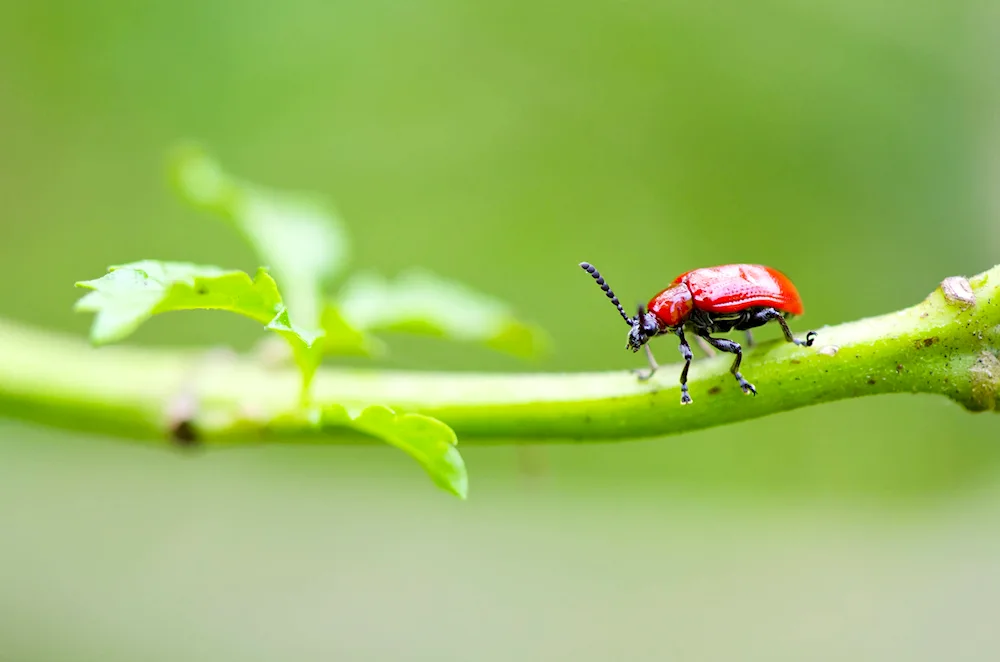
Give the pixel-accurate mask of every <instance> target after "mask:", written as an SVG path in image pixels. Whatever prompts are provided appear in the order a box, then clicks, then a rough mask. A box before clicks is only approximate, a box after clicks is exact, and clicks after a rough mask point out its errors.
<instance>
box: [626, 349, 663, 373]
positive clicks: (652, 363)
mask: <svg viewBox="0 0 1000 662" xmlns="http://www.w3.org/2000/svg"><path fill="white" fill-rule="evenodd" d="M643 347H644V348H645V350H646V358H647V359H649V371H648V372H647V371H645V370H642V369H637V370H633V371H632V372H634V373H635V374H636V375H638V376H639V381H640V382H644V381H646V380H648V379H649V378H650V377H652V376H653V373H655V372H656V371H657V370H659V369H660V365H659V364H658V363H657V362H656V359H654V358H653V350H651V349H650V348H649V344H648V343H647V344H645V345H643Z"/></svg>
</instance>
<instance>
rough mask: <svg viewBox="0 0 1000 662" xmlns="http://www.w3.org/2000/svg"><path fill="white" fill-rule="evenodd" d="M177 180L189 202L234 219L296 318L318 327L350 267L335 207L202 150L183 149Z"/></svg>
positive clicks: (176, 163) (175, 162) (175, 167)
mask: <svg viewBox="0 0 1000 662" xmlns="http://www.w3.org/2000/svg"><path fill="white" fill-rule="evenodd" d="M170 165H171V168H170V170H171V175H172V180H173V182H174V184H175V185H176V187H177V189H178V190H179V192H180V194H181V195H182V196H183V198H184V199H185V200H187V201H188V202H189V203H191V204H192V205H194V206H195V207H198V208H200V209H204V210H206V211H210V212H212V213H215V214H217V215H220V216H222V217H224V218H226V219H227V220H229V221H230V222H231V223H232V224H233V225H234V226H235V227H236V228H237V229H238V230H239V231H240V232H241V233H242V234H243V236H244V237H245V238H246V239H247V241H248V242H249V243H250V244H251V246H253V248H254V250H255V251H256V252H257V254H258V255H259V256H260V258H261V260H262V261H263V262H264V263H265V264H267V265H268V267H269V269H270V270H271V271H273V272H274V274H275V275H276V276H277V278H278V279H279V280H280V281H281V283H282V291H283V292H284V297H285V302H286V304H287V306H288V308H289V309H290V310H294V311H295V315H296V319H297V320H299V323H300V324H303V325H305V326H307V327H313V328H318V327H319V325H320V317H321V315H322V312H323V311H322V301H323V294H324V289H325V288H326V287H327V286H328V285H329V284H330V283H331V282H332V281H333V280H334V279H335V278H336V277H337V276H339V275H340V274H341V273H342V272H343V270H344V269H345V268H346V266H347V258H348V253H349V248H350V246H349V241H348V237H347V232H346V230H345V228H344V226H343V224H342V222H341V220H340V218H339V217H338V216H337V214H336V213H335V212H334V211H333V209H332V208H331V206H330V205H329V204H326V203H324V202H322V201H320V200H318V199H317V198H315V197H312V196H308V195H305V194H300V193H291V192H284V191H274V190H270V189H266V188H264V187H262V186H258V185H256V184H252V183H249V182H246V181H241V180H239V179H237V178H236V177H234V176H233V175H230V174H229V173H227V172H226V171H225V170H224V169H223V168H222V167H221V166H220V165H219V164H218V163H217V162H216V161H215V160H214V159H213V158H212V157H211V156H210V155H208V154H207V152H206V151H205V150H204V149H202V148H201V147H199V146H197V145H187V146H184V147H182V148H180V149H178V150H177V151H176V152H175V154H174V156H173V158H172V159H171V164H170Z"/></svg>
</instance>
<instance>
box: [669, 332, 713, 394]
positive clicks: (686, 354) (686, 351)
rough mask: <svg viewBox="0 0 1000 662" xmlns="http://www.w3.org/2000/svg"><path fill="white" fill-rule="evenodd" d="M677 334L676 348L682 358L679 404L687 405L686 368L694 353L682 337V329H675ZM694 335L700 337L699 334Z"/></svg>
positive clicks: (688, 366)
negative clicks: (678, 339)
mask: <svg viewBox="0 0 1000 662" xmlns="http://www.w3.org/2000/svg"><path fill="white" fill-rule="evenodd" d="M677 336H678V337H679V338H680V339H681V344H680V346H679V347H678V349H679V350H680V351H681V356H682V357H683V358H684V367H683V368H682V369H681V404H682V405H689V404H691V395H690V394H689V393H688V368H690V367H691V359H693V358H694V354H692V353H691V345H689V344H688V341H687V338H685V337H684V329H677ZM696 337H697V338H698V339H701V336H696ZM712 353H713V354H714V353H715V352H714V351H713V352H712Z"/></svg>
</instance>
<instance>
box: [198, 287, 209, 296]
mask: <svg viewBox="0 0 1000 662" xmlns="http://www.w3.org/2000/svg"><path fill="white" fill-rule="evenodd" d="M198 294H201V295H205V294H208V288H207V287H199V288H198Z"/></svg>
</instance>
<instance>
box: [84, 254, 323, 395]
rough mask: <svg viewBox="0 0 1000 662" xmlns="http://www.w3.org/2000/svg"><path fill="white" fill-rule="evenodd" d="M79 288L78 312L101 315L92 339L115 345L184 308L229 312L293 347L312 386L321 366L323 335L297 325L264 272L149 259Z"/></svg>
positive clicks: (96, 318) (109, 272) (89, 281)
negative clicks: (253, 275) (154, 319)
mask: <svg viewBox="0 0 1000 662" xmlns="http://www.w3.org/2000/svg"><path fill="white" fill-rule="evenodd" d="M76 286H77V287H80V288H83V289H87V290H90V292H88V293H87V294H86V295H84V296H83V297H82V298H81V299H80V300H79V301H77V303H76V306H75V308H76V310H77V311H81V312H92V313H95V314H96V317H95V318H94V324H93V326H92V327H91V331H90V338H91V341H92V342H94V343H95V344H97V345H103V344H107V343H111V342H115V341H118V340H121V339H122V338H125V337H126V336H128V335H130V334H131V333H133V332H134V331H135V330H136V329H137V328H138V327H139V326H140V325H141V324H142V323H143V322H145V321H146V320H148V319H149V318H151V317H153V316H154V315H159V314H160V313H166V312H171V311H179V310H227V311H229V312H232V313H236V314H238V315H243V316H245V317H249V318H250V319H252V320H254V321H256V322H258V323H260V324H263V325H264V326H265V327H267V328H268V329H271V330H272V331H275V332H276V333H278V335H280V336H281V337H283V338H284V339H285V340H286V341H287V342H288V344H289V345H290V346H291V348H292V351H293V353H294V354H295V357H296V360H297V362H298V363H299V367H300V369H301V370H302V372H303V382H304V384H305V386H306V387H307V386H308V384H309V382H310V381H311V379H312V376H313V374H314V373H315V370H316V366H317V365H318V364H319V358H320V357H319V352H320V349H319V348H321V345H322V344H321V343H317V340H318V339H319V338H321V337H322V332H315V331H309V330H307V329H303V328H301V327H298V326H296V325H294V324H292V322H291V320H290V319H289V316H288V309H287V308H286V307H285V305H284V303H283V301H282V298H281V294H280V293H279V292H278V286H277V284H276V283H275V282H274V279H273V278H271V276H270V274H268V273H267V270H266V269H263V268H261V269H259V270H258V271H257V276H256V278H250V276H249V274H247V273H245V272H243V271H227V270H225V269H221V268H219V267H212V266H203V265H196V264H189V263H186V262H157V261H155V260H144V261H141V262H133V263H131V264H124V265H120V266H114V267H111V268H109V269H108V273H107V274H105V275H104V276H102V277H101V278H97V279H95V280H88V281H81V282H78V283H77V284H76Z"/></svg>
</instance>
